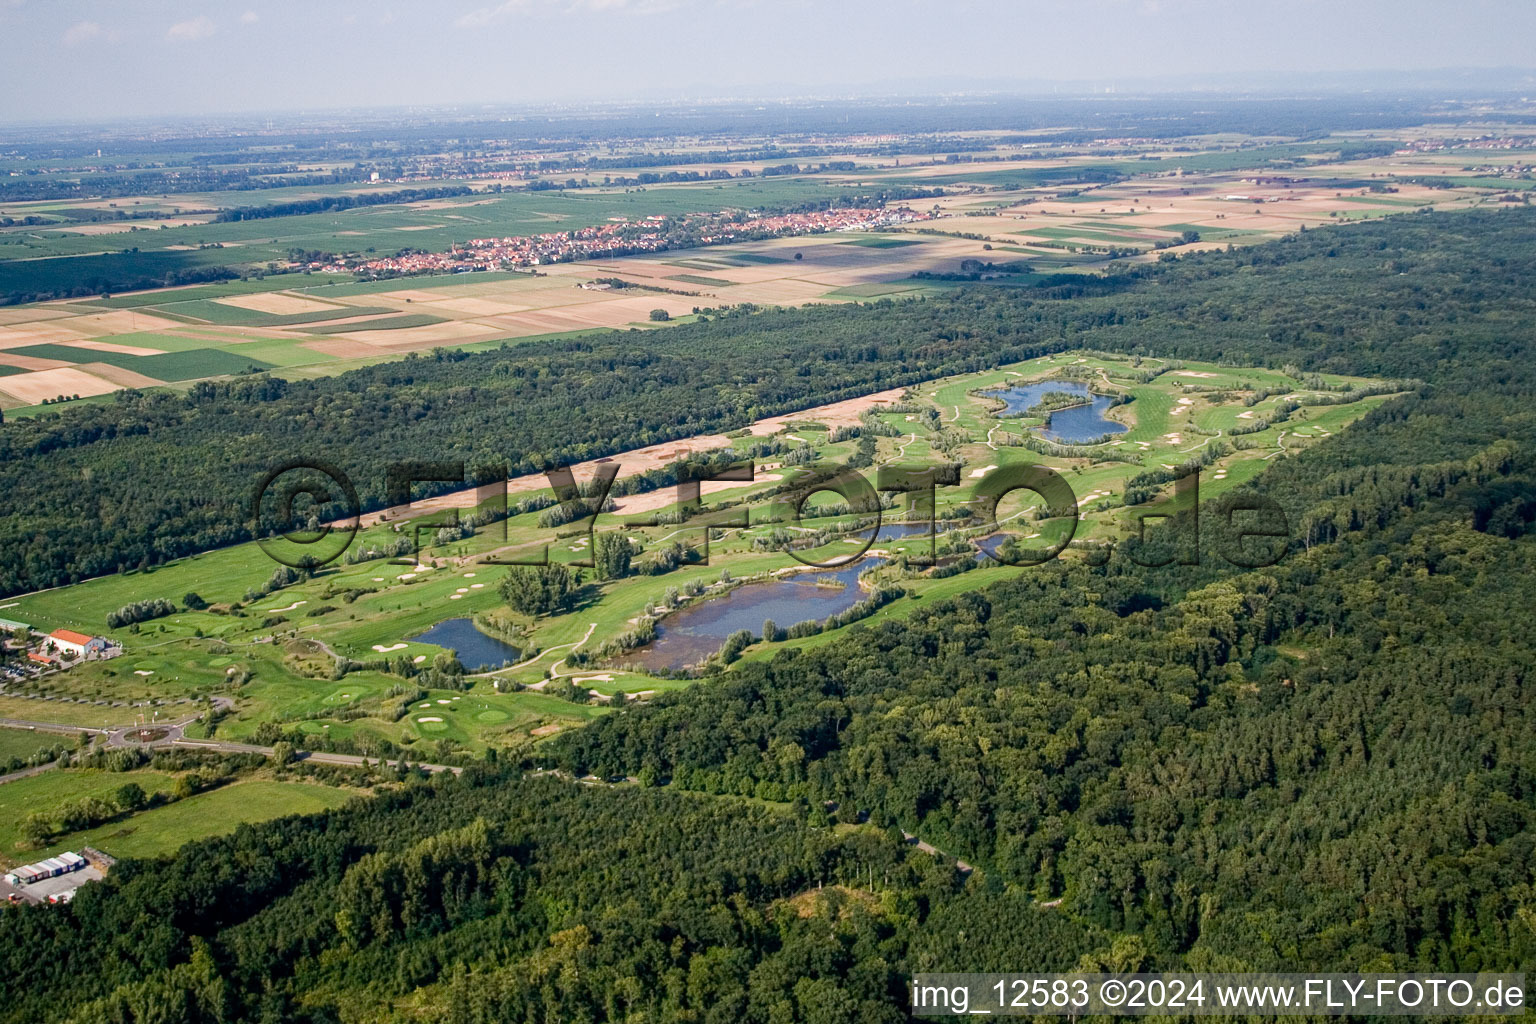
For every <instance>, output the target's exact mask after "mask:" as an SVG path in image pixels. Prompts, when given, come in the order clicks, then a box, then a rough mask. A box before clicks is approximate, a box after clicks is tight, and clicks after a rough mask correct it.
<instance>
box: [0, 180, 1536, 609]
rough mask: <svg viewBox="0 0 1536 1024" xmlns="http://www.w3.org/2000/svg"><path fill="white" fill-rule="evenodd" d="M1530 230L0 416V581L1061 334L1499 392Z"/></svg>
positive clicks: (191, 543) (822, 310)
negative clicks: (453, 469) (339, 481)
mask: <svg viewBox="0 0 1536 1024" xmlns="http://www.w3.org/2000/svg"><path fill="white" fill-rule="evenodd" d="M1532 224H1533V216H1532V214H1531V212H1530V211H1528V210H1523V209H1515V210H1508V211H1503V212H1498V213H1492V212H1489V213H1469V214H1456V215H1451V216H1442V215H1439V214H1419V215H1414V216H1413V217H1407V218H1403V217H1399V218H1394V219H1391V220H1389V221H1385V222H1382V223H1379V224H1370V225H1364V224H1362V225H1355V226H1352V227H1350V228H1349V229H1348V230H1328V231H1311V232H1306V233H1303V234H1300V235H1297V236H1295V237H1293V238H1291V239H1289V240H1286V241H1284V242H1280V243H1276V244H1271V245H1264V246H1256V247H1253V248H1249V249H1245V250H1241V251H1229V252H1211V253H1203V254H1197V255H1192V256H1190V257H1187V258H1183V259H1180V260H1176V261H1173V262H1170V263H1159V264H1153V265H1147V266H1143V267H1139V268H1136V269H1134V270H1130V271H1127V272H1125V273H1122V274H1120V275H1118V276H1115V277H1111V278H1107V279H1102V280H1097V281H1096V280H1095V279H1092V278H1084V277H1081V276H1078V277H1077V278H1076V281H1077V282H1078V283H1067V282H1062V281H1059V280H1055V279H1047V280H1045V281H1043V282H1042V284H1041V287H1040V288H1038V289H1027V288H1008V289H986V288H978V289H968V290H962V291H959V292H957V293H956V294H954V295H952V296H945V297H940V298H935V299H929V300H926V301H915V302H894V301H891V300H882V301H878V302H874V303H869V304H865V305H861V306H851V307H806V308H801V309H773V310H766V311H754V310H750V309H738V310H728V311H725V312H723V313H720V314H717V315H712V316H710V317H708V318H707V319H706V321H705V322H700V323H695V324H686V325H681V326H679V327H677V328H674V329H670V330H668V331H665V332H653V333H647V334H640V333H635V332H614V333H610V334H605V335H595V336H589V337H584V338H580V339H576V340H559V339H556V340H551V341H544V342H532V343H527V344H523V345H518V346H504V347H502V348H501V349H498V350H494V351H485V352H475V353H466V352H459V351H446V350H445V351H439V352H435V353H433V354H431V355H428V356H425V357H409V358H406V359H405V360H402V361H399V362H391V363H384V364H380V365H377V366H371V367H366V368H363V369H359V370H354V371H350V372H348V373H346V374H342V375H339V376H336V377H331V378H323V379H318V380H301V381H293V382H289V381H285V380H282V379H280V378H275V377H271V376H268V375H266V374H253V375H249V376H246V377H242V378H239V379H235V380H233V381H230V382H227V383H221V384H208V383H204V384H198V385H196V386H195V387H194V388H192V390H191V391H190V392H188V393H186V394H184V395H183V394H176V393H171V392H166V391H147V392H140V391H134V390H128V391H123V392H119V393H118V394H117V395H116V396H115V401H113V402H110V403H102V404H97V405H90V406H77V407H73V408H69V409H67V410H63V411H60V412H59V413H48V414H43V415H40V416H37V417H35V418H32V419H27V420H17V421H13V422H8V423H5V424H3V426H0V491H3V493H4V494H5V506H4V512H5V515H4V516H3V517H0V596H3V595H7V594H14V593H19V592H24V591H29V590H33V589H37V588H40V587H49V586H58V585H61V584H65V583H71V582H76V581H78V580H80V579H84V578H88V577H91V576H99V575H103V574H107V573H113V572H121V571H127V570H131V569H135V568H149V567H152V566H155V565H158V564H162V563H164V562H166V561H168V560H171V559H174V558H177V557H181V556H183V555H186V554H190V553H192V552H196V551H201V550H206V549H208V548H211V547H217V546H221V545H226V544H231V543H236V542H239V541H243V540H248V539H250V537H251V535H252V524H251V523H250V522H249V521H248V517H249V506H250V502H251V497H252V493H253V491H254V488H255V487H256V485H257V483H258V482H259V481H260V479H261V477H262V476H263V475H264V474H265V473H266V472H267V471H268V470H269V469H271V468H272V467H274V466H276V465H278V464H280V463H281V462H283V461H284V460H286V459H289V458H293V457H296V456H297V457H308V458H316V459H323V460H325V461H326V462H329V463H332V464H334V465H335V466H337V467H339V468H340V469H341V470H342V471H343V472H344V473H346V474H347V475H348V476H349V477H350V478H351V480H352V481H353V483H354V484H355V486H356V487H357V490H358V495H359V501H360V503H361V505H362V507H363V508H364V510H371V509H376V508H379V507H382V506H383V505H384V504H385V502H386V501H387V499H388V495H387V493H386V473H385V466H386V465H387V464H388V463H390V462H392V461H400V460H415V461H422V460H427V461H463V462H464V463H465V464H466V465H468V466H470V467H476V468H485V469H486V471H487V472H491V469H490V468H491V467H506V468H509V469H510V470H511V471H512V472H514V473H528V472H535V471H539V470H542V469H543V468H545V467H546V466H548V465H551V464H566V463H570V462H576V461H581V460H585V459H591V458H599V457H603V456H608V455H613V454H615V453H617V452H622V451H626V450H629V449H632V448H638V447H642V446H645V445H649V444H654V443H657V442H662V441H669V440H675V439H678V438H682V437H688V436H691V435H694V434H699V433H707V432H725V431H729V430H732V429H736V428H739V427H742V426H745V425H746V424H748V423H750V422H752V421H753V420H755V419H758V418H761V417H764V416H770V415H774V414H778V413H783V412H790V411H794V410H798V409H804V408H808V407H811V406H815V405H819V404H823V403H826V402H831V401H837V400H841V399H846V398H851V397H855V396H857V395H861V394H867V393H869V392H872V391H876V390H882V389H886V388H891V387H898V386H902V385H905V384H913V383H916V382H919V381H923V380H931V379H933V378H936V377H941V376H945V375H948V374H954V373H961V372H973V371H976V370H980V369H985V368H989V367H992V366H996V365H1000V364H1003V363H1007V362H1014V361H1019V360H1024V359H1029V358H1034V357H1036V356H1040V355H1044V354H1046V353H1049V352H1057V351H1063V350H1065V349H1068V348H1094V349H1100V350H1105V351H1120V352H1128V353H1142V354H1152V355H1160V356H1184V357H1188V358H1199V359H1204V360H1210V361H1216V362H1221V361H1229V362H1234V363H1247V364H1254V363H1259V364H1266V365H1271V366H1281V365H1286V364H1294V365H1296V366H1299V367H1301V368H1303V369H1304V370H1308V371H1322V372H1347V373H1356V374H1360V375H1363V376H1374V377H1389V378H1400V377H1412V378H1417V379H1419V380H1424V381H1428V382H1431V384H1432V385H1433V386H1434V387H1435V388H1436V389H1437V390H1438V392H1439V393H1450V392H1451V391H1454V389H1456V388H1458V387H1462V386H1472V385H1471V383H1470V381H1472V380H1477V381H1478V382H1483V381H1489V380H1492V381H1498V380H1505V381H1511V382H1513V381H1516V380H1518V379H1520V376H1521V375H1522V374H1524V373H1526V372H1527V371H1526V370H1525V369H1524V368H1523V367H1521V366H1520V365H1519V363H1520V359H1519V357H1520V354H1521V353H1522V351H1523V350H1524V346H1525V344H1526V342H1525V339H1524V338H1523V337H1522V334H1521V329H1522V327H1521V325H1522V324H1529V323H1530V322H1531V321H1530V312H1531V310H1530V306H1531V304H1532V302H1533V301H1536V300H1533V299H1532V297H1531V296H1530V294H1529V291H1528V289H1527V287H1526V283H1525V282H1526V281H1528V280H1529V271H1530V266H1529V263H1530V259H1531V257H1530V256H1529V254H1528V249H1529V246H1528V242H1529V239H1530V236H1531V229H1532ZM1473 266H1475V267H1476V268H1477V271H1476V272H1475V273H1474V272H1472V271H1471V270H1470V269H1469V268H1471V267H1473ZM1472 346H1475V351H1476V359H1475V360H1473V359H1471V358H1470V357H1469V356H1468V355H1467V353H1468V352H1469V351H1471V350H1472V348H1471V347H1472ZM1506 386H1512V384H1510V385H1506ZM316 438H324V439H325V440H324V442H323V444H321V443H317V442H316ZM1425 443H1428V444H1430V445H1433V444H1434V443H1435V439H1434V438H1433V437H1431V438H1426V439H1425ZM63 480H82V481H88V484H87V485H86V486H81V487H68V488H61V487H60V486H58V484H59V481H63ZM436 486H437V487H439V488H440V489H442V490H447V489H451V488H452V487H453V485H452V484H449V483H442V484H438V485H436ZM423 493H428V492H425V491H424V492H423Z"/></svg>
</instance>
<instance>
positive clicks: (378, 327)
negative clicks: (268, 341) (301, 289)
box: [305, 313, 448, 334]
mask: <svg viewBox="0 0 1536 1024" xmlns="http://www.w3.org/2000/svg"><path fill="white" fill-rule="evenodd" d="M447 322H448V321H447V320H446V319H445V318H444V317H440V316H433V315H432V314H430V313H407V314H405V315H404V316H388V317H381V318H380V319H378V320H364V321H362V322H360V323H355V324H320V325H319V326H316V327H308V328H306V329H305V333H306V334H345V333H347V332H349V331H398V330H403V329H405V328H407V327H430V326H431V325H432V324H445V323H447Z"/></svg>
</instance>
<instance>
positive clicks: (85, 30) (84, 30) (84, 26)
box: [64, 21, 101, 46]
mask: <svg viewBox="0 0 1536 1024" xmlns="http://www.w3.org/2000/svg"><path fill="white" fill-rule="evenodd" d="M100 35H101V26H100V25H98V24H96V23H95V22H94V21H77V22H75V24H73V25H71V26H69V28H67V29H65V30H64V45H65V46H79V45H80V44H81V43H85V42H89V41H90V40H92V39H95V38H96V37H98V36H100Z"/></svg>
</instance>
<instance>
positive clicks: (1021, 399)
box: [982, 380, 1128, 444]
mask: <svg viewBox="0 0 1536 1024" xmlns="http://www.w3.org/2000/svg"><path fill="white" fill-rule="evenodd" d="M1048 391H1064V392H1066V393H1067V394H1069V395H1078V396H1080V397H1082V398H1083V399H1084V400H1085V401H1086V402H1087V404H1086V405H1075V406H1073V407H1072V408H1070V409H1059V410H1057V411H1056V412H1053V413H1052V414H1051V420H1050V425H1049V426H1047V427H1041V428H1040V435H1041V436H1042V437H1045V438H1047V439H1049V440H1051V441H1056V442H1058V443H1059V444H1082V443H1084V442H1086V441H1096V440H1098V439H1099V438H1101V437H1103V436H1104V435H1105V434H1123V433H1125V432H1126V430H1127V429H1128V428H1127V427H1126V425H1125V424H1123V423H1116V422H1115V421H1114V420H1111V419H1106V418H1105V416H1104V414H1105V413H1106V412H1108V411H1109V409H1110V408H1111V407H1112V406H1113V405H1114V399H1112V398H1110V397H1109V396H1107V395H1096V394H1094V393H1093V392H1092V391H1090V390H1088V385H1086V384H1080V383H1078V382H1077V381H1070V380H1043V381H1036V382H1035V383H1033V384H1013V385H1010V386H1008V387H1006V388H994V389H992V390H990V391H983V392H982V394H984V395H987V396H988V397H990V398H998V399H1001V400H1002V402H1003V405H1004V409H1003V411H1002V412H1001V413H999V414H998V415H1000V416H1018V415H1021V414H1022V413H1024V412H1025V410H1027V409H1030V408H1032V407H1033V406H1035V405H1037V404H1039V402H1040V399H1042V398H1044V397H1045V394H1046V392H1048Z"/></svg>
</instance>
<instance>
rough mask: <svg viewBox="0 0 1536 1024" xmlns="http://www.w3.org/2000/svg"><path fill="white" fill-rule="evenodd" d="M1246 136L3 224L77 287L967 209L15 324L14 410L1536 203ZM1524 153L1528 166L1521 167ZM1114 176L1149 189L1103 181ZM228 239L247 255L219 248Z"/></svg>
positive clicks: (3, 260)
mask: <svg viewBox="0 0 1536 1024" xmlns="http://www.w3.org/2000/svg"><path fill="white" fill-rule="evenodd" d="M1226 142H1227V140H1208V141H1206V142H1204V143H1203V144H1204V145H1206V146H1208V147H1211V149H1212V151H1211V152H1207V153H1200V152H1198V146H1197V151H1195V152H1172V151H1157V152H1152V153H1149V154H1148V157H1147V158H1144V159H1139V160H1119V161H1109V162H1106V161H1103V160H1096V159H1094V158H1090V157H1080V158H1052V157H1050V156H1049V155H1044V156H1040V157H1032V158H1030V159H1029V160H1017V161H1012V162H1009V161H1003V162H997V161H992V162H988V163H984V164H977V165H976V166H975V168H974V169H972V168H966V169H960V170H957V169H955V168H954V167H953V166H945V165H920V166H914V167H908V168H899V169H897V168H892V167H889V166H881V167H879V168H878V169H876V170H874V171H872V172H871V175H870V176H869V177H868V179H867V180H865V179H850V178H849V177H848V176H847V175H837V174H822V175H806V176H797V177H785V178H776V179H773V180H771V181H764V180H756V181H729V182H723V183H713V184H708V185H705V184H690V185H674V186H657V187H652V188H649V189H634V190H624V189H611V190H602V189H586V190H577V191H569V192H565V191H561V192H554V191H551V192H540V193H503V194H499V195H491V196H486V195H482V194H474V195H469V196H461V197H457V198H453V199H441V200H431V201H426V202H420V203H415V204H409V205H405V206H380V207H368V208H361V209H351V210H344V211H340V212H337V213H334V214H313V215H302V216H293V217H283V218H274V219H272V220H252V221H242V222H236V223H228V224H204V225H197V226H195V227H188V228H167V229H165V230H163V231H162V230H156V231H155V232H154V235H155V240H156V242H161V243H163V244H162V245H161V246H160V247H158V248H154V249H145V248H140V247H142V246H143V244H144V243H143V241H142V239H143V237H144V235H145V234H146V232H144V231H138V232H130V233H125V234H122V235H121V236H111V235H97V234H92V235H89V236H85V235H71V234H67V233H61V232H55V231H41V232H38V231H34V232H29V233H25V234H19V233H17V229H14V228H12V229H4V230H0V282H3V281H4V279H5V275H6V274H7V273H17V272H20V271H19V270H18V268H21V267H32V268H36V267H38V266H40V265H42V264H49V265H52V266H53V268H54V269H53V271H51V272H56V271H57V269H58V266H59V265H60V263H61V260H59V259H50V260H38V259H36V257H37V256H40V255H49V256H57V257H63V258H65V261H70V262H72V261H75V260H89V259H101V258H106V257H98V256H87V255H81V253H86V252H93V253H94V252H100V251H101V248H102V246H103V245H117V244H118V243H119V242H121V243H122V244H123V245H125V246H126V245H127V244H128V243H129V242H130V241H134V242H138V245H137V246H135V247H134V248H135V249H136V251H135V252H133V253H122V254H120V255H119V256H117V257H114V258H133V259H144V260H150V261H153V260H156V259H168V258H170V257H176V258H177V259H178V260H181V261H185V260H187V259H192V258H197V259H205V260H207V261H208V262H210V263H220V262H222V263H229V262H231V261H233V260H249V261H253V265H254V263H257V262H259V263H260V265H261V268H262V269H264V268H265V266H266V264H267V263H274V265H276V264H278V263H282V262H283V261H284V260H286V253H287V251H288V249H289V248H293V247H299V248H326V247H329V248H333V249H334V248H337V247H339V246H345V247H347V248H351V249H355V250H358V251H363V250H367V249H370V248H374V249H378V250H379V251H392V250H393V249H394V248H398V247H399V246H400V245H401V244H402V243H403V242H406V241H407V240H408V244H410V245H411V246H415V247H419V248H423V249H427V250H430V251H441V250H444V249H447V248H448V247H450V246H451V245H452V244H454V242H455V241H463V240H465V239H467V238H470V237H477V236H488V235H507V234H515V233H520V232H530V233H537V232H540V231H551V230H564V229H571V228H576V227H584V226H589V225H593V224H600V223H602V222H604V221H605V220H608V219H610V218H612V217H616V216H628V217H638V216H641V215H642V214H654V213H660V214H669V213H672V214H680V213H687V212H694V211H700V210H715V209H721V208H725V207H728V206H732V205H737V206H751V205H771V204H781V203H789V202H794V201H804V200H809V199H817V198H826V197H829V196H834V195H837V194H843V193H847V192H850V190H854V191H856V189H857V188H858V187H859V186H860V185H861V184H862V185H863V186H864V187H867V186H868V183H869V181H875V182H879V183H881V184H884V185H904V186H911V187H929V188H931V187H935V186H938V187H942V188H943V189H944V190H945V192H946V194H944V195H942V196H939V197H937V198H933V199H925V200H921V201H914V202H913V204H912V205H914V206H917V207H921V208H923V209H925V210H929V209H931V210H932V211H935V212H936V213H937V214H938V217H937V219H936V220H931V221H926V222H922V223H921V224H909V225H905V226H903V227H900V228H897V229H895V230H892V231H885V232H881V233H877V234H869V233H853V234H847V233H833V234H824V235H806V236H800V237H790V238H779V239H773V240H768V241H762V242H751V243H736V244H730V245H722V246H710V247H707V248H701V249H690V250H678V251H673V252H665V253H658V254H654V255H649V256H639V257H620V258H613V259H591V260H582V261H575V262H570V263H558V264H554V265H549V266H543V267H538V268H528V269H526V270H524V271H521V272H482V273H475V274H459V275H455V274H449V275H440V276H435V277H416V278H402V279H396V280H385V281H360V282H359V281H352V280H350V279H348V280H339V279H336V278H334V277H333V276H332V275H326V274H309V275H305V274H281V275H277V276H273V277H270V278H268V279H266V280H257V279H251V280H233V281H228V282H221V283H218V284H212V285H191V286H187V287H183V288H173V289H166V290H162V291H155V292H136V293H130V294H124V295H114V296H112V297H109V298H100V297H98V298H85V299H74V300H69V301H64V302H51V303H42V304H35V305H30V306H19V307H0V411H4V412H6V413H8V414H12V415H17V414H20V415H27V414H30V413H35V412H36V411H38V410H40V409H43V408H47V407H49V406H51V405H52V404H54V403H56V402H58V401H60V400H63V401H77V400H78V401H101V400H104V399H106V398H107V397H108V396H110V394H111V393H112V392H113V391H116V390H118V389H121V388H144V387H155V386H168V387H175V388H185V387H188V386H190V385H191V383H192V382H195V381H197V380H201V379H207V378H215V377H228V376H232V375H237V374H241V373H247V372H252V371H268V372H272V373H275V374H278V375H282V376H289V377H295V378H297V377H311V376H316V375H324V374H334V373H339V372H342V371H345V370H347V369H351V368H354V367H357V366H361V365H366V364H370V363H374V362H379V361H382V360H389V359H397V358H400V357H401V356H403V355H405V354H406V353H409V352H419V351H424V350H428V349H433V348H438V347H446V348H466V349H473V348H482V347H492V346H496V345H500V344H502V343H504V342H505V343H517V342H520V341H526V340H530V339H535V338H545V337H557V336H576V335H579V334H581V333H583V332H590V331H599V330H628V329H653V328H657V327H658V326H663V325H662V324H658V323H657V322H656V321H654V320H653V319H652V313H653V311H656V310H664V311H665V312H666V314H667V317H668V318H670V320H671V321H672V322H684V321H686V320H688V319H689V318H690V317H691V316H692V314H693V313H694V312H695V311H696V310H698V309H709V308H718V307H724V306H733V305H741V304H748V303H750V304H756V305H784V306H787V305H798V304H803V303H812V302H859V301H872V300H878V299H886V298H898V299H899V298H919V297H921V296H923V295H926V294H931V293H932V292H933V291H935V290H936V289H942V288H953V287H959V286H965V285H978V284H985V285H988V286H997V287H1006V286H1011V285H1030V284H1034V283H1037V282H1038V281H1040V280H1041V278H1042V276H1043V275H1052V274H1061V273H1090V272H1096V271H1100V270H1103V269H1104V268H1105V267H1107V266H1110V265H1113V264H1122V265H1123V264H1129V263H1134V262H1137V261H1145V260H1150V259H1155V258H1157V257H1158V256H1159V255H1160V254H1162V253H1164V252H1168V251H1172V252H1188V251H1196V250H1200V249H1208V248H1224V247H1226V246H1228V245H1247V244H1254V243H1259V242H1263V241H1268V240H1271V239H1274V238H1277V237H1280V236H1282V235H1285V234H1288V233H1291V232H1294V231H1297V230H1304V229H1307V228H1310V227H1317V226H1320V225H1325V224H1330V223H1338V222H1340V221H1352V220H1361V219H1370V218H1376V217H1383V216H1390V215H1395V214H1402V213H1407V212H1414V211H1423V210H1431V209H1442V210H1449V209H1457V208H1465V207H1469V206H1476V205H1482V204H1486V203H1489V202H1494V201H1495V199H1496V190H1500V189H1504V188H1506V187H1507V188H1515V187H1517V186H1518V185H1519V182H1518V181H1509V182H1506V181H1505V180H1504V179H1501V178H1497V177H1487V176H1486V175H1485V176H1483V177H1482V178H1480V179H1478V180H1475V181H1474V180H1467V181H1461V180H1456V181H1441V180H1439V178H1441V177H1443V174H1442V172H1443V171H1444V162H1443V160H1442V159H1441V158H1437V157H1436V156H1434V155H1433V154H1416V155H1409V156H1399V157H1394V158H1379V157H1377V158H1370V159H1338V158H1337V153H1336V152H1335V151H1334V150H1330V149H1329V148H1328V146H1327V145H1324V144H1320V145H1311V144H1308V145H1306V146H1302V147H1282V146H1268V147H1258V148H1249V149H1237V150H1221V149H1219V147H1220V146H1221V145H1223V144H1225V143H1226ZM1506 159H1508V160H1510V161H1511V162H1512V164H1514V163H1518V160H1519V159H1521V157H1520V155H1519V154H1518V153H1516V154H1512V155H1510V156H1509V157H1507V158H1506ZM1111 173H1112V174H1113V175H1115V176H1119V175H1130V176H1129V177H1125V178H1124V179H1123V180H1111V181H1102V180H1093V178H1094V175H1095V174H1100V175H1101V176H1102V174H1111ZM1429 175H1433V176H1435V177H1436V179H1437V180H1436V182H1435V183H1434V185H1433V187H1431V186H1429V185H1425V184H1419V183H1416V182H1418V181H1419V180H1420V179H1421V178H1424V177H1426V176H1429ZM205 198H208V197H205ZM189 202H190V200H189ZM15 212H22V211H15ZM87 226H88V227H93V228H94V227H99V226H101V225H87ZM274 232H277V233H278V235H279V237H275V238H274V237H272V236H273V233H274ZM183 235H186V237H185V238H183V237H182V236H183ZM33 236H37V237H33ZM162 236H164V237H162ZM173 236H174V237H173ZM215 242H216V243H217V244H219V245H222V246H224V247H225V248H223V249H198V248H196V246H197V245H204V244H213V243H215ZM182 245H190V246H192V248H191V249H190V250H188V249H182V248H178V246H182ZM72 253H74V255H71V254H72ZM23 257H24V258H23ZM8 258H9V259H10V260H11V262H7V259H8ZM17 259H21V260H22V262H15V260H17ZM615 284H616V285H617V286H614V285H615ZM5 290H6V289H5V288H3V287H0V291H5ZM45 403H47V404H45Z"/></svg>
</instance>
